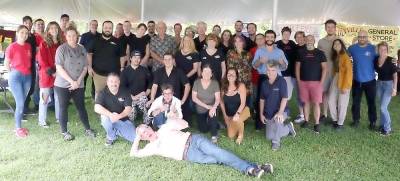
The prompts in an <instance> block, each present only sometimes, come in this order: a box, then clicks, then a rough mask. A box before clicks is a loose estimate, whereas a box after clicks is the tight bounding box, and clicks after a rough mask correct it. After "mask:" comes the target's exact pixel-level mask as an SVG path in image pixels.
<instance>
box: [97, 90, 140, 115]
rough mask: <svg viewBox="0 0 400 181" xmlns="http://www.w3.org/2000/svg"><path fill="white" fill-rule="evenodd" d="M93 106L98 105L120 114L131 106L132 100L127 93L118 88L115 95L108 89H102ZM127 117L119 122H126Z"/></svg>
mask: <svg viewBox="0 0 400 181" xmlns="http://www.w3.org/2000/svg"><path fill="white" fill-rule="evenodd" d="M95 104H99V105H101V106H103V107H104V108H106V109H107V110H108V111H110V112H116V113H118V114H120V113H122V112H123V111H124V109H125V107H127V106H132V99H131V96H130V95H129V93H128V91H126V90H125V89H123V88H122V87H120V88H119V90H118V93H117V94H116V95H114V94H112V93H111V92H110V90H109V89H108V87H106V88H105V89H103V90H102V91H101V92H100V93H99V95H98V96H97V98H96V101H95ZM128 119H129V118H128V117H124V118H122V119H121V120H122V121H126V120H128Z"/></svg>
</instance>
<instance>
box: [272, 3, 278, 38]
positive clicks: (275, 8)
mask: <svg viewBox="0 0 400 181" xmlns="http://www.w3.org/2000/svg"><path fill="white" fill-rule="evenodd" d="M277 16H278V0H274V4H273V10H272V29H273V30H274V31H275V32H276V31H277V28H278V27H277Z"/></svg>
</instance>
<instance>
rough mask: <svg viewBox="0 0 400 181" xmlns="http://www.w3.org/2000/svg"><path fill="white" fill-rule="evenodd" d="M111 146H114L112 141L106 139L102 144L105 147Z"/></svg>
mask: <svg viewBox="0 0 400 181" xmlns="http://www.w3.org/2000/svg"><path fill="white" fill-rule="evenodd" d="M113 144H114V140H109V139H107V140H106V142H105V143H104V145H105V146H107V147H109V146H112V145H113Z"/></svg>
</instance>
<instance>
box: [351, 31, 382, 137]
mask: <svg viewBox="0 0 400 181" xmlns="http://www.w3.org/2000/svg"><path fill="white" fill-rule="evenodd" d="M349 53H350V55H351V57H352V58H353V74H354V75H353V79H354V80H353V87H352V92H353V94H352V98H353V105H352V106H351V112H352V114H353V123H352V124H351V125H352V126H353V127H358V125H359V123H360V105H361V97H362V94H363V92H365V96H366V98H367V105H368V119H369V129H370V130H375V122H376V106H375V95H376V81H375V69H374V60H375V58H376V56H377V53H376V48H375V46H374V45H372V44H370V43H369V41H368V33H367V31H365V30H361V31H360V32H359V33H358V37H357V43H356V44H354V45H351V46H350V47H349Z"/></svg>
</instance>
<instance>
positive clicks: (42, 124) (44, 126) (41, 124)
mask: <svg viewBox="0 0 400 181" xmlns="http://www.w3.org/2000/svg"><path fill="white" fill-rule="evenodd" d="M38 125H39V126H40V127H42V128H49V125H48V124H47V123H46V122H39V123H38Z"/></svg>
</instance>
